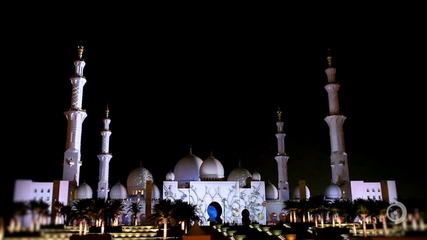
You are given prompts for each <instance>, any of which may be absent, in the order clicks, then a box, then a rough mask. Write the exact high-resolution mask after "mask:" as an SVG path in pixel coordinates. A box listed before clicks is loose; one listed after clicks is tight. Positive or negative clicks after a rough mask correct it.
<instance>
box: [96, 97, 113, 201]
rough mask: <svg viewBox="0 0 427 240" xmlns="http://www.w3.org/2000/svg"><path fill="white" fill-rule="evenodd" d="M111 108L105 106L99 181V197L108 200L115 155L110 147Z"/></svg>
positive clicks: (99, 156) (99, 157)
mask: <svg viewBox="0 0 427 240" xmlns="http://www.w3.org/2000/svg"><path fill="white" fill-rule="evenodd" d="M109 113H110V109H109V108H108V104H107V106H106V108H105V118H104V120H103V122H104V129H103V130H102V131H101V136H102V149H101V153H100V154H98V159H99V181H98V198H100V199H104V200H107V199H108V192H109V191H110V189H109V188H108V175H109V166H110V160H111V158H112V157H113V156H112V155H111V154H110V153H109V148H110V136H111V131H110V123H111V119H110V118H109Z"/></svg>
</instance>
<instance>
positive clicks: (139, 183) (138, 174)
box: [127, 166, 154, 195]
mask: <svg viewBox="0 0 427 240" xmlns="http://www.w3.org/2000/svg"><path fill="white" fill-rule="evenodd" d="M147 181H154V179H153V175H152V174H151V173H150V171H148V170H147V169H145V168H144V167H142V166H139V167H137V168H135V169H134V170H132V171H131V172H130V173H129V175H128V178H127V189H128V195H137V193H139V192H144V190H145V189H146V188H147Z"/></svg>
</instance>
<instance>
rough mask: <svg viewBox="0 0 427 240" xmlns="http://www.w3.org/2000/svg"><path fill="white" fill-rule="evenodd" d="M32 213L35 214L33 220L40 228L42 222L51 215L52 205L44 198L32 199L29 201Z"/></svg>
mask: <svg viewBox="0 0 427 240" xmlns="http://www.w3.org/2000/svg"><path fill="white" fill-rule="evenodd" d="M29 206H30V210H31V214H32V215H33V221H34V223H33V224H35V227H36V230H38V228H39V226H40V224H41V222H42V221H43V220H45V218H46V217H47V216H48V215H49V207H50V205H49V204H48V203H47V202H45V201H43V200H41V199H40V200H31V201H30V202H29Z"/></svg>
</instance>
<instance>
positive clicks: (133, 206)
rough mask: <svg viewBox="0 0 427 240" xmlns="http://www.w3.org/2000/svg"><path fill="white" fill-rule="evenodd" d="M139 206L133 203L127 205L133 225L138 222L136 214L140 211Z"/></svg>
mask: <svg viewBox="0 0 427 240" xmlns="http://www.w3.org/2000/svg"><path fill="white" fill-rule="evenodd" d="M141 208H142V206H141V204H140V203H139V202H133V203H131V204H130V205H129V209H128V213H129V212H130V213H132V218H133V225H136V224H137V222H138V213H139V212H140V211H141Z"/></svg>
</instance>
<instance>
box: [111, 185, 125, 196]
mask: <svg viewBox="0 0 427 240" xmlns="http://www.w3.org/2000/svg"><path fill="white" fill-rule="evenodd" d="M126 198H127V191H126V188H125V186H123V184H121V183H119V182H118V183H116V184H114V185H113V186H112V187H111V190H110V199H126Z"/></svg>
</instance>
